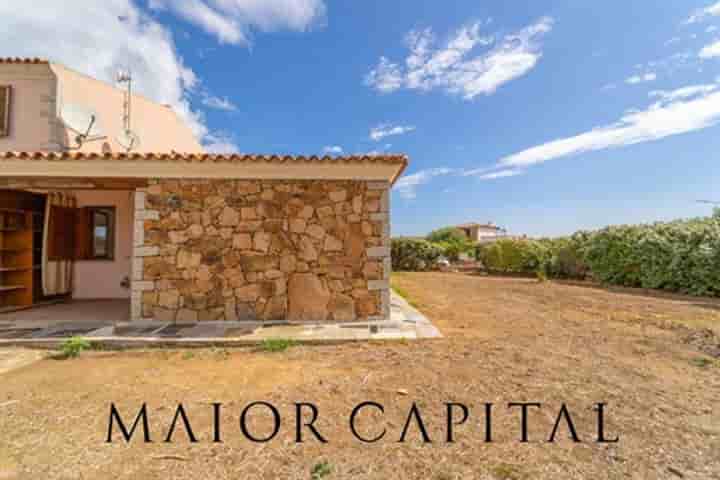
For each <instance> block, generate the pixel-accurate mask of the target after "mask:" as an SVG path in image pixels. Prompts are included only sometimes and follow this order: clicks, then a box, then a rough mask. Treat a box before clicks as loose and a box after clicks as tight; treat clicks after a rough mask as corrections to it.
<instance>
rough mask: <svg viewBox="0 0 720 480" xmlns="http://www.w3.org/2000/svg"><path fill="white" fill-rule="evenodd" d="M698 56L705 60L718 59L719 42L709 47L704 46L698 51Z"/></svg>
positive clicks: (719, 51) (719, 52)
mask: <svg viewBox="0 0 720 480" xmlns="http://www.w3.org/2000/svg"><path fill="white" fill-rule="evenodd" d="M698 56H699V57H700V58H705V59H707V58H715V57H720V40H718V41H717V42H714V43H711V44H709V45H705V46H704V47H703V48H702V50H700V53H699V54H698Z"/></svg>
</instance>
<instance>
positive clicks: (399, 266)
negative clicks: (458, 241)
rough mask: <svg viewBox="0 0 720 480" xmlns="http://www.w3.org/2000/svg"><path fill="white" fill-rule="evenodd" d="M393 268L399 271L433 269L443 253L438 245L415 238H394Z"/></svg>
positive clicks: (392, 245)
mask: <svg viewBox="0 0 720 480" xmlns="http://www.w3.org/2000/svg"><path fill="white" fill-rule="evenodd" d="M391 249H392V251H391V257H392V268H393V270H398V271H410V272H420V271H424V270H431V269H433V268H434V267H435V262H437V260H438V258H439V257H440V256H441V255H442V254H443V252H442V250H441V249H440V248H439V247H437V246H436V245H434V244H432V243H430V242H428V241H426V240H419V239H413V238H394V239H393V240H392V243H391Z"/></svg>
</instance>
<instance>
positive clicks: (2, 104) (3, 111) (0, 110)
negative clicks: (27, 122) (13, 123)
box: [0, 85, 12, 137]
mask: <svg viewBox="0 0 720 480" xmlns="http://www.w3.org/2000/svg"><path fill="white" fill-rule="evenodd" d="M11 91H12V89H11V87H10V85H0V137H7V136H8V135H9V134H10V93H11Z"/></svg>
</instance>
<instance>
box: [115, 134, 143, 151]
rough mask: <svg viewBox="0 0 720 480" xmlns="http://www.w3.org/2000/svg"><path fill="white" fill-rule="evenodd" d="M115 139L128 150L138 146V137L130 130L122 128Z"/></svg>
mask: <svg viewBox="0 0 720 480" xmlns="http://www.w3.org/2000/svg"><path fill="white" fill-rule="evenodd" d="M115 140H116V141H117V143H118V144H119V145H120V146H121V147H123V148H124V149H125V150H126V151H128V152H129V151H131V150H133V149H135V148H138V147H139V146H140V137H139V136H138V134H137V133H135V132H133V131H132V130H124V131H123V132H122V133H120V134H119V135H118V136H117V137H115Z"/></svg>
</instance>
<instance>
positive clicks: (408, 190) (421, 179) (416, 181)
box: [393, 167, 456, 199]
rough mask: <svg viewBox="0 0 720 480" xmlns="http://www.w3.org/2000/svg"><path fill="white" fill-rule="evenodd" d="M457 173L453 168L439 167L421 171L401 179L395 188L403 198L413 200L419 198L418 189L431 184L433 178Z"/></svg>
mask: <svg viewBox="0 0 720 480" xmlns="http://www.w3.org/2000/svg"><path fill="white" fill-rule="evenodd" d="M455 172H456V171H455V170H454V169H452V168H447V167H439V168H428V169H426V170H420V171H418V172H416V173H413V174H411V175H405V176H403V177H400V178H399V179H398V181H397V182H395V186H394V187H393V188H394V189H395V190H396V191H397V192H398V193H399V194H400V196H401V197H403V198H406V199H413V198H415V197H417V191H416V189H417V187H419V186H420V185H425V184H427V183H429V182H430V181H431V180H432V179H433V178H435V177H439V176H442V175H450V174H452V173H455Z"/></svg>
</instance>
